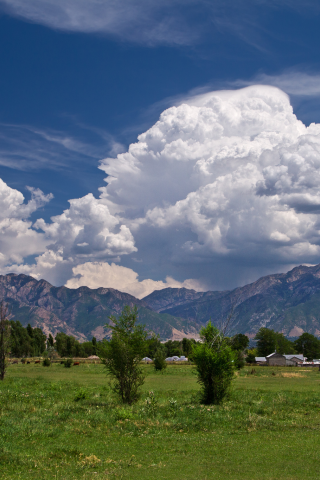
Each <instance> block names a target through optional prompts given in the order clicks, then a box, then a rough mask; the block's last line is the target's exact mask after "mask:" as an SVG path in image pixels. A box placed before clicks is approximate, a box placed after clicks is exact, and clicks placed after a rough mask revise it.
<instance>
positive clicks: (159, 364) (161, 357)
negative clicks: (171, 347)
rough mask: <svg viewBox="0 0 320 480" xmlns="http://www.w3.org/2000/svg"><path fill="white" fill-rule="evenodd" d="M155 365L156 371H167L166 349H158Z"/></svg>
mask: <svg viewBox="0 0 320 480" xmlns="http://www.w3.org/2000/svg"><path fill="white" fill-rule="evenodd" d="M153 365H154V368H155V370H157V371H161V370H165V369H166V368H167V362H166V352H165V351H164V348H158V349H157V351H156V353H155V357H154V361H153Z"/></svg>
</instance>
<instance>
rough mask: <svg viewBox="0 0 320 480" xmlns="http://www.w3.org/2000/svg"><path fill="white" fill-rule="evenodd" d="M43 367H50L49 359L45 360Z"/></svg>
mask: <svg viewBox="0 0 320 480" xmlns="http://www.w3.org/2000/svg"><path fill="white" fill-rule="evenodd" d="M42 365H43V366H44V367H50V365H51V362H50V360H49V358H45V359H44V360H43V362H42Z"/></svg>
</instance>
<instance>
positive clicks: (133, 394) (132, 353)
mask: <svg viewBox="0 0 320 480" xmlns="http://www.w3.org/2000/svg"><path fill="white" fill-rule="evenodd" d="M109 319H110V320H111V326H110V325H108V324H107V325H105V326H106V327H108V328H110V329H111V331H112V336H111V338H110V339H104V340H102V341H100V342H97V340H96V339H95V338H94V337H93V338H92V341H91V342H84V343H81V344H80V342H79V341H78V340H76V339H75V338H74V337H73V336H71V335H67V334H65V333H63V332H60V333H58V334H57V335H56V337H55V339H54V338H53V337H52V335H51V334H50V335H49V337H48V338H46V336H45V334H44V333H43V332H42V330H41V329H40V328H32V327H31V325H30V324H28V326H27V327H26V328H25V327H23V326H22V325H21V323H20V322H19V321H13V320H11V321H9V320H8V319H7V307H5V306H4V305H3V303H1V305H0V379H2V380H3V378H4V373H5V368H6V358H5V357H6V354H8V353H9V354H10V355H11V356H31V355H34V354H36V355H39V354H42V353H46V355H47V356H49V355H48V352H53V351H54V352H57V353H58V354H59V355H60V356H62V357H73V356H84V357H85V356H88V355H93V354H98V356H99V357H100V358H101V359H102V361H103V363H104V364H105V367H106V369H107V373H108V374H109V375H110V376H111V377H112V379H113V382H112V383H111V385H112V389H113V391H114V393H115V394H116V395H117V396H118V397H119V398H120V400H121V401H122V402H123V403H128V404H131V403H133V402H135V401H136V400H137V399H138V398H139V394H140V391H139V388H140V387H141V385H142V384H143V383H144V379H145V374H144V371H143V369H142V366H141V364H140V362H141V360H142V358H143V357H145V356H149V357H151V358H153V359H154V360H155V361H154V368H155V369H156V370H163V369H165V368H166V366H167V365H166V362H165V357H166V356H167V355H168V356H174V355H179V356H180V355H181V354H184V355H185V356H188V357H189V358H190V357H191V358H192V360H193V362H194V365H195V371H196V374H197V377H198V383H199V384H200V387H201V389H200V393H199V395H200V396H199V399H200V401H201V402H202V403H205V404H219V403H221V402H222V401H223V399H224V398H225V397H226V396H227V395H228V392H229V391H230V387H231V382H232V380H233V378H234V372H235V370H236V369H240V368H242V367H243V366H244V364H245V354H246V355H247V357H246V360H247V361H250V355H251V356H253V355H255V354H257V355H259V356H266V355H268V354H269V353H272V352H273V351H278V352H279V353H303V354H304V355H305V356H306V357H308V358H311V359H313V358H317V357H320V340H318V339H317V338H316V337H314V336H313V335H311V334H308V333H304V334H302V335H301V336H300V337H299V338H298V339H296V340H295V341H294V342H291V341H290V340H288V339H287V338H286V337H285V336H284V335H283V334H282V333H279V332H275V331H274V330H271V329H268V328H261V329H260V330H259V332H258V333H257V335H256V340H257V348H256V349H253V350H248V345H249V339H248V337H247V336H246V335H244V334H237V335H234V336H233V337H227V336H226V335H225V332H224V331H223V330H219V329H217V328H216V327H215V326H213V325H212V324H211V322H210V321H209V322H208V324H207V325H206V326H205V327H202V328H201V329H200V332H199V333H200V341H198V342H197V341H195V340H192V339H187V338H184V339H183V340H181V341H172V340H169V341H168V342H166V343H164V344H163V343H161V342H160V340H159V338H158V337H156V336H154V335H150V332H148V331H147V330H146V329H145V326H143V325H140V324H138V323H137V319H138V311H137V308H136V307H134V308H132V309H131V308H130V307H129V306H127V307H125V308H124V310H123V311H122V313H121V315H120V316H119V317H118V318H117V317H115V316H110V317H109ZM257 355H255V356H257ZM253 359H254V357H253ZM48 366H50V361H48Z"/></svg>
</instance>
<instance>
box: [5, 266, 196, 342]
mask: <svg viewBox="0 0 320 480" xmlns="http://www.w3.org/2000/svg"><path fill="white" fill-rule="evenodd" d="M0 299H2V300H4V301H5V302H6V303H8V304H9V306H10V310H11V318H13V319H15V320H19V321H20V322H21V323H22V324H23V325H27V324H28V323H30V324H31V325H32V326H34V327H35V326H38V327H40V328H42V329H43V331H44V332H45V333H46V334H47V335H48V334H49V333H51V334H52V335H55V334H56V333H57V332H58V331H64V332H65V333H67V334H68V335H74V336H75V337H76V338H78V339H79V340H80V341H81V340H86V339H91V337H92V336H95V337H96V338H98V339H101V338H103V337H105V336H106V334H107V332H108V330H107V329H105V328H104V325H105V324H106V323H109V320H108V317H109V316H110V315H119V314H120V313H121V311H122V309H123V307H124V306H125V305H129V306H130V307H133V306H134V305H137V307H138V312H139V322H140V323H145V324H146V326H147V328H148V329H150V330H152V331H154V332H155V333H157V334H159V335H160V337H161V338H172V337H173V336H174V334H176V331H179V332H181V335H182V336H184V334H187V333H191V334H192V333H193V334H195V333H196V332H197V325H195V323H194V322H192V321H191V322H190V321H189V320H187V321H186V320H183V319H180V318H176V317H174V316H172V315H170V314H167V313H165V314H159V313H157V312H154V311H153V310H151V309H150V307H149V306H148V304H147V303H146V302H144V301H143V300H138V299H137V298H135V297H133V296H132V295H129V294H127V293H122V292H119V291H118V290H115V289H113V288H98V289H96V290H91V289H90V288H88V287H80V288H78V289H70V288H66V287H54V286H52V285H51V284H50V283H48V282H46V281H45V280H40V281H38V280H35V279H34V278H33V277H30V276H27V275H15V274H8V275H4V276H2V275H0Z"/></svg>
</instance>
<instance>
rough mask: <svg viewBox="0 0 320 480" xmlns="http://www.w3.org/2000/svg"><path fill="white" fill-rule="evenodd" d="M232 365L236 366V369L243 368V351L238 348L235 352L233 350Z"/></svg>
mask: <svg viewBox="0 0 320 480" xmlns="http://www.w3.org/2000/svg"><path fill="white" fill-rule="evenodd" d="M234 357H235V358H234V365H235V367H236V369H237V370H241V368H243V367H244V366H245V364H246V362H245V360H244V354H243V352H241V351H240V350H237V351H236V352H234Z"/></svg>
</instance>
